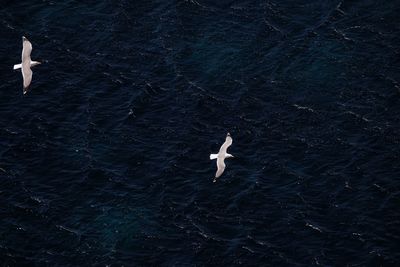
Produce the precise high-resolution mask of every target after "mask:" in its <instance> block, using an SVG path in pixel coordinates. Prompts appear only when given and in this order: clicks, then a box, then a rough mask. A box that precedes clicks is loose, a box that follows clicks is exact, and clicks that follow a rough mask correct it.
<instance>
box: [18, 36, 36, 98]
mask: <svg viewBox="0 0 400 267" xmlns="http://www.w3.org/2000/svg"><path fill="white" fill-rule="evenodd" d="M31 52H32V44H31V42H29V41H28V39H26V37H25V36H22V56H21V61H22V63H21V64H16V65H14V70H17V69H22V78H23V79H24V94H26V93H27V92H28V87H29V85H30V84H31V81H32V70H31V67H33V66H36V65H39V64H40V62H38V61H32V60H31Z"/></svg>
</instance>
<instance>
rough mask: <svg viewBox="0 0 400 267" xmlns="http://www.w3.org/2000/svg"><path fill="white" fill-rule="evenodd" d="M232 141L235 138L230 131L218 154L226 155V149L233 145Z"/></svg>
mask: <svg viewBox="0 0 400 267" xmlns="http://www.w3.org/2000/svg"><path fill="white" fill-rule="evenodd" d="M232 141H233V140H232V137H231V135H230V134H229V133H228V134H227V135H226V139H225V142H224V143H223V144H222V146H221V148H220V149H219V153H218V154H220V153H221V155H225V153H226V150H227V149H228V147H229V146H230V145H232Z"/></svg>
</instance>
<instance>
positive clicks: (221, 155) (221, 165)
mask: <svg viewBox="0 0 400 267" xmlns="http://www.w3.org/2000/svg"><path fill="white" fill-rule="evenodd" d="M230 145H232V137H231V135H230V134H229V133H228V134H227V135H226V139H225V142H224V143H223V144H222V146H221V148H220V149H219V152H218V154H210V160H213V159H217V168H218V170H217V172H216V173H215V177H214V181H213V182H214V183H215V182H216V181H217V178H218V177H220V176H221V175H222V173H223V172H224V170H225V162H224V161H225V158H233V156H232V155H231V154H229V153H226V150H227V149H228V147H229V146H230Z"/></svg>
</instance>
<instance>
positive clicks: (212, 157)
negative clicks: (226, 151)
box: [210, 154, 218, 160]
mask: <svg viewBox="0 0 400 267" xmlns="http://www.w3.org/2000/svg"><path fill="white" fill-rule="evenodd" d="M216 158H218V154H210V160H213V159H216Z"/></svg>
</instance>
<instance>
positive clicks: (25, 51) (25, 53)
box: [21, 37, 32, 65]
mask: <svg viewBox="0 0 400 267" xmlns="http://www.w3.org/2000/svg"><path fill="white" fill-rule="evenodd" d="M31 53H32V44H31V42H29V41H28V39H26V38H25V37H22V56H21V62H22V64H24V62H28V63H29V65H30V64H31Z"/></svg>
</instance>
